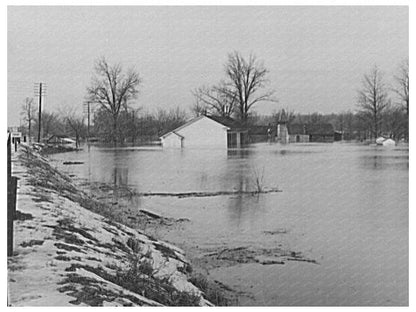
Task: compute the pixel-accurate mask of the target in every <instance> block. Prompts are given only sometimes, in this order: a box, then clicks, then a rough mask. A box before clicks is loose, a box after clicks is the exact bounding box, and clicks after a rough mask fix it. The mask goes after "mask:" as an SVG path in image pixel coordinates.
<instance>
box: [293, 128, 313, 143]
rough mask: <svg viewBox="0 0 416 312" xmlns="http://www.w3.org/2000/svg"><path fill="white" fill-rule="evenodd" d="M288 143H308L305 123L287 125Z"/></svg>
mask: <svg viewBox="0 0 416 312" xmlns="http://www.w3.org/2000/svg"><path fill="white" fill-rule="evenodd" d="M288 138H289V143H308V142H309V134H308V133H307V130H306V125H305V124H290V125H289V127H288Z"/></svg>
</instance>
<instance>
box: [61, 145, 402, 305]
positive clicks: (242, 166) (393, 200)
mask: <svg viewBox="0 0 416 312" xmlns="http://www.w3.org/2000/svg"><path fill="white" fill-rule="evenodd" d="M408 155H409V150H408V148H407V147H403V146H398V147H396V148H393V149H383V148H379V147H371V146H363V145H354V144H336V143H334V144H302V145H301V144H290V145H285V146H282V145H279V144H256V145H253V146H250V147H249V148H245V149H240V150H238V149H235V150H215V149H213V150H192V149H183V150H163V149H162V148H160V147H135V148H128V149H123V148H120V149H111V148H105V149H102V148H97V147H91V149H90V151H89V152H88V149H85V150H84V151H82V152H78V153H67V154H58V155H55V156H53V157H54V158H55V159H58V160H61V161H62V160H67V161H68V160H73V161H84V162H85V165H84V166H65V167H64V169H65V170H70V171H71V172H70V173H72V174H76V175H77V176H80V177H82V178H86V179H89V180H90V181H97V182H106V183H109V184H113V185H114V186H115V187H116V186H117V187H118V186H126V185H129V186H132V187H134V188H135V189H136V190H137V191H138V192H194V191H203V192H206V191H220V190H227V191H231V190H252V189H253V187H254V182H255V179H256V172H257V178H261V182H262V185H263V186H264V187H268V188H274V187H278V188H279V189H281V190H282V191H283V192H282V193H273V194H261V195H259V196H251V195H236V196H220V197H210V198H187V199H178V198H158V197H152V198H143V199H141V200H140V201H138V200H137V198H136V199H135V201H134V202H132V206H134V207H137V209H148V210H151V211H154V212H156V213H160V214H163V215H166V216H168V217H174V218H189V219H190V220H192V222H190V223H188V224H187V225H186V226H183V228H182V229H181V230H180V231H178V232H176V233H175V234H174V235H173V233H172V232H170V233H169V236H167V237H166V238H167V239H169V240H171V241H173V242H174V243H178V244H181V243H184V242H185V243H186V244H193V245H195V246H199V247H200V248H203V247H212V246H214V247H216V246H220V247H223V246H237V247H238V246H256V247H257V246H263V247H271V248H272V247H276V246H277V245H284V246H289V247H290V249H291V250H296V251H300V252H302V253H305V254H307V255H308V256H309V257H310V258H313V259H317V260H319V263H320V265H311V264H305V263H290V264H286V265H284V266H261V265H246V266H244V265H241V266H236V267H232V268H224V269H222V270H218V271H212V272H211V273H210V274H211V275H212V276H213V277H215V278H218V279H219V280H220V281H223V282H226V283H228V284H230V285H240V286H241V287H242V288H243V290H244V291H250V292H252V293H254V294H255V301H250V300H248V299H247V300H248V301H246V302H243V303H245V304H254V305H264V304H265V305H405V304H406V303H407V302H408V284H407V283H408V179H409V177H408V166H409V160H408ZM282 228H284V229H287V233H285V234H281V235H267V236H266V235H264V231H273V230H276V229H282Z"/></svg>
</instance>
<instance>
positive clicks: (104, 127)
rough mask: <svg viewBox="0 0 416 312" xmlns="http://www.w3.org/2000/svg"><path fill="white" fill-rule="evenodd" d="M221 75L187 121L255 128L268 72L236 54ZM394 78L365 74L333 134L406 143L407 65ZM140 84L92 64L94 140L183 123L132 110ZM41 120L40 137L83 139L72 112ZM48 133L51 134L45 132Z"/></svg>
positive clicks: (173, 114) (29, 113) (28, 114)
mask: <svg viewBox="0 0 416 312" xmlns="http://www.w3.org/2000/svg"><path fill="white" fill-rule="evenodd" d="M224 73H225V77H224V79H223V80H221V81H220V82H219V83H217V84H214V85H212V86H201V87H199V88H196V89H194V90H193V91H192V93H193V95H194V98H195V102H194V104H193V106H192V107H191V114H192V115H194V116H195V115H196V116H198V115H201V114H210V115H217V116H226V117H233V118H235V119H238V120H239V121H241V122H242V123H243V124H246V125H247V126H250V124H254V123H256V122H255V121H254V120H255V119H256V118H257V117H258V116H256V113H255V111H254V109H253V108H254V107H255V105H257V104H259V103H261V102H265V101H269V102H277V99H276V98H275V96H274V95H275V92H274V90H271V89H267V85H268V84H269V81H268V79H267V75H268V73H269V71H268V70H267V69H266V68H265V66H264V64H263V62H262V61H260V60H258V59H257V58H256V57H255V56H254V55H250V56H249V57H248V58H247V59H245V58H244V57H243V56H242V55H241V54H240V53H238V52H233V53H230V54H229V55H228V59H227V62H226V63H225V64H224ZM394 78H395V82H396V84H395V86H394V87H388V86H387V84H386V83H385V81H384V76H383V73H382V72H381V71H380V70H379V69H378V68H377V67H374V68H373V70H372V71H371V72H370V73H369V74H366V75H364V78H363V82H362V88H361V89H360V90H359V91H358V100H357V105H356V107H357V108H358V110H357V111H356V112H355V113H351V112H347V113H341V114H332V115H333V118H332V119H331V118H329V119H331V120H332V121H331V122H332V123H333V124H334V125H335V127H336V129H339V130H343V129H344V128H345V126H344V122H335V121H337V120H338V121H340V120H344V119H345V120H348V118H350V117H351V115H352V116H353V117H354V119H356V120H361V122H358V121H357V122H355V123H354V125H355V126H351V125H352V124H353V123H349V125H350V126H351V127H349V128H350V129H349V131H350V132H354V131H361V130H362V128H365V131H367V132H369V133H370V134H371V135H372V136H373V137H377V136H379V135H380V134H381V132H383V133H389V134H390V135H391V136H396V137H399V136H405V137H406V138H407V136H408V126H407V125H408V114H409V70H408V61H407V62H404V63H403V64H401V66H400V69H399V71H398V73H397V75H396V76H395V77H394ZM141 84H142V78H141V77H140V75H139V73H138V72H137V71H136V70H135V69H134V68H130V69H128V70H127V71H123V68H122V66H121V65H120V64H115V65H110V64H109V63H108V62H107V60H106V59H105V58H101V59H98V60H97V62H96V64H95V68H94V75H93V78H92V82H91V84H90V86H89V87H88V88H87V95H86V100H87V101H89V102H90V103H92V104H93V105H95V107H96V108H97V109H96V112H95V114H94V119H93V127H92V129H91V135H92V136H98V137H99V138H101V139H103V140H105V141H112V142H114V143H117V142H120V141H126V140H130V141H133V142H134V141H136V140H137V139H139V138H143V137H145V138H146V137H147V138H149V137H152V138H155V137H157V136H160V135H161V134H163V133H164V132H167V131H169V130H172V129H174V128H175V127H177V126H179V125H180V124H182V123H184V122H185V120H186V119H187V115H188V114H187V113H186V112H185V111H184V110H183V109H180V108H176V109H171V110H163V109H159V110H158V111H156V112H155V113H153V114H151V113H145V112H142V110H141V109H137V108H136V109H135V108H133V103H134V101H135V99H136V98H137V95H138V93H139V88H140V87H141ZM391 91H394V93H396V94H397V95H398V98H399V99H400V103H396V102H393V101H392V97H391V96H390V93H391ZM35 110H36V107H35V105H34V104H33V100H32V99H26V102H25V104H24V107H23V114H24V119H25V121H26V122H27V124H28V132H29V134H32V132H33V130H32V129H36V127H34V125H36V123H37V120H36V119H37V116H36V115H37V114H36V111H35ZM43 114H44V115H45V116H44V118H42V128H43V132H44V135H48V134H51V133H52V132H53V131H55V132H56V131H59V132H65V133H67V134H70V135H72V136H75V137H76V139H77V141H78V140H79V138H80V137H82V136H85V133H86V127H85V120H84V118H83V117H82V116H81V115H77V114H75V112H74V110H70V111H67V112H61V113H60V114H52V113H47V112H44V113H43ZM313 115H316V116H319V114H312V115H311V116H309V117H310V118H313ZM302 116H303V117H302ZM305 116H307V115H300V114H298V115H296V116H295V114H294V113H293V112H290V111H289V110H280V111H279V112H277V113H276V114H275V115H274V116H268V117H265V118H263V119H266V120H269V123H273V124H274V123H276V122H277V121H279V120H280V121H281V120H282V119H283V118H284V119H287V121H288V122H291V121H292V120H295V118H297V119H298V121H301V119H302V118H305ZM316 116H315V117H316ZM334 116H336V118H335V117H334ZM309 117H308V118H309ZM257 119H258V118H257ZM326 119H328V118H326ZM51 125H55V126H53V127H52V126H51ZM57 125H59V127H58V126H57ZM52 128H53V131H52V130H50V129H52ZM403 129H404V130H403ZM32 135H33V134H32Z"/></svg>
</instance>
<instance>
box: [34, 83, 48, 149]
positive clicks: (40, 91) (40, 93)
mask: <svg viewBox="0 0 416 312" xmlns="http://www.w3.org/2000/svg"><path fill="white" fill-rule="evenodd" d="M37 87H38V84H36V86H35V95H38V96H39V117H38V143H40V132H41V129H42V97H43V95H44V94H45V92H46V89H45V88H44V85H43V83H42V82H40V83H39V89H37Z"/></svg>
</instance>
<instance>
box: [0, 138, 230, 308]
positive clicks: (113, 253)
mask: <svg viewBox="0 0 416 312" xmlns="http://www.w3.org/2000/svg"><path fill="white" fill-rule="evenodd" d="M14 158H15V159H14V160H15V161H14V163H13V175H14V176H17V177H18V178H19V182H18V193H17V213H16V220H15V222H14V232H15V241H14V255H13V256H12V257H9V258H8V303H9V305H11V306H71V305H84V306H134V305H138V306H161V305H169V306H175V305H179V306H186V305H194V306H210V305H212V303H211V302H210V301H209V300H208V299H207V298H208V297H211V298H222V296H221V294H220V293H219V292H218V291H217V290H215V289H214V288H213V287H211V286H210V285H209V284H208V282H207V281H206V280H205V279H204V278H203V276H200V275H199V274H198V275H196V274H193V273H192V266H191V265H190V263H189V261H188V260H187V259H186V257H185V255H184V252H183V251H182V250H181V249H179V248H177V247H175V246H173V245H172V244H168V243H166V242H163V241H160V240H157V239H155V238H153V237H151V236H149V235H146V234H145V233H144V232H142V231H140V230H134V229H132V228H130V227H127V226H126V225H123V224H121V223H119V222H117V219H116V218H115V217H114V216H115V214H114V211H113V210H112V209H111V208H112V207H111V206H109V205H106V204H104V203H102V202H100V201H98V200H96V199H93V198H91V197H90V196H88V195H87V194H86V193H85V192H83V191H82V190H80V189H79V188H78V187H77V186H76V185H75V184H74V183H73V182H72V181H71V179H70V178H69V177H68V176H66V175H64V174H62V173H61V172H59V171H58V170H56V169H54V168H53V167H51V166H50V164H49V162H48V161H47V159H45V158H43V157H42V156H40V155H39V154H37V153H36V152H34V151H33V150H32V149H30V148H28V147H27V146H24V145H22V146H21V147H20V150H19V151H18V152H17V153H16V154H15V155H14ZM96 212H99V213H100V214H98V213H96ZM142 215H146V213H143V214H142ZM147 217H148V218H152V219H154V216H153V217H152V216H149V215H147ZM196 285H197V286H199V287H197V286H196ZM217 303H219V304H221V303H222V304H225V303H226V302H225V301H221V300H218V302H217Z"/></svg>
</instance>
